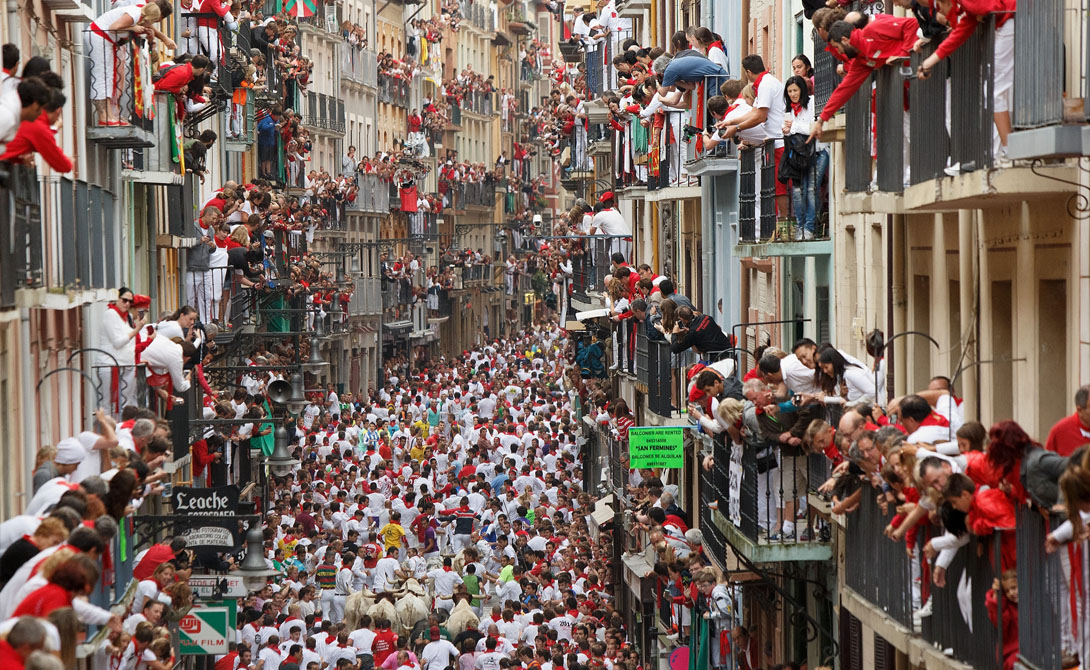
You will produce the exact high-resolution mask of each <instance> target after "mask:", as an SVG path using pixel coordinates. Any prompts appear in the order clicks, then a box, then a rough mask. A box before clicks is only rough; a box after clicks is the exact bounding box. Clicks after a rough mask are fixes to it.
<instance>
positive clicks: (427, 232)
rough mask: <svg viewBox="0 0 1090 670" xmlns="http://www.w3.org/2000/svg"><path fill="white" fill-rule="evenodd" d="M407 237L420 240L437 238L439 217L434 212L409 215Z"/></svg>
mask: <svg viewBox="0 0 1090 670" xmlns="http://www.w3.org/2000/svg"><path fill="white" fill-rule="evenodd" d="M409 235H410V236H412V237H419V238H422V239H426V238H435V237H438V236H439V215H438V214H436V213H435V212H413V213H412V214H410V215H409Z"/></svg>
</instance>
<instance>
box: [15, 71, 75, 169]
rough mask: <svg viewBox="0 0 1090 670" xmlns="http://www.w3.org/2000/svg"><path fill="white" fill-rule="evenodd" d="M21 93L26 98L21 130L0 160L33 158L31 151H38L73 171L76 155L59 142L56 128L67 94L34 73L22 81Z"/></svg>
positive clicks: (54, 164)
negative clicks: (54, 129) (66, 151)
mask: <svg viewBox="0 0 1090 670" xmlns="http://www.w3.org/2000/svg"><path fill="white" fill-rule="evenodd" d="M19 96H20V100H22V102H23V108H22V112H21V114H20V117H19V118H20V121H21V123H20V124H19V130H18V131H17V132H16V133H15V136H14V137H13V138H12V140H11V141H10V142H8V143H7V146H6V148H5V150H4V153H3V154H0V161H8V162H19V161H22V160H29V157H30V156H31V154H34V153H38V154H41V156H42V158H43V159H44V160H45V162H46V163H47V164H49V167H51V168H53V169H54V170H56V171H57V172H71V171H72V159H70V158H68V156H66V155H65V154H64V151H62V150H61V148H60V147H59V146H57V139H56V136H55V135H54V133H53V128H52V125H53V123H55V122H56V121H57V120H58V119H60V115H61V110H62V109H63V107H64V102H65V96H64V94H63V93H61V92H60V91H59V90H56V89H53V88H50V87H49V86H47V85H46V84H45V82H43V81H42V80H41V79H39V78H38V77H30V78H28V79H24V80H23V81H21V82H19Z"/></svg>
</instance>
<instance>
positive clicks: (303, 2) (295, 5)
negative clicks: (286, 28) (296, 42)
mask: <svg viewBox="0 0 1090 670" xmlns="http://www.w3.org/2000/svg"><path fill="white" fill-rule="evenodd" d="M284 9H286V10H287V12H288V14H290V15H291V16H294V17H295V18H297V19H304V18H306V17H308V16H314V15H315V14H316V13H317V12H316V7H315V4H314V0H286V2H285V3H284Z"/></svg>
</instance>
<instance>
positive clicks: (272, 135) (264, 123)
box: [257, 116, 276, 147]
mask: <svg viewBox="0 0 1090 670" xmlns="http://www.w3.org/2000/svg"><path fill="white" fill-rule="evenodd" d="M257 143H258V144H260V145H261V146H264V147H269V146H276V120H274V119H273V117H272V116H266V117H265V118H263V119H261V121H259V122H258V124H257Z"/></svg>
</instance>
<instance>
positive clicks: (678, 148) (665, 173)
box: [572, 111, 775, 196]
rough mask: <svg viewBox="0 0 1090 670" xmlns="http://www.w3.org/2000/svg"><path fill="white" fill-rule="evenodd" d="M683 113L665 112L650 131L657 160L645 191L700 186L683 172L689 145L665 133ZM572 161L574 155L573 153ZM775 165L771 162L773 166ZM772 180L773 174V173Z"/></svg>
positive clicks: (694, 178)
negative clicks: (661, 122)
mask: <svg viewBox="0 0 1090 670" xmlns="http://www.w3.org/2000/svg"><path fill="white" fill-rule="evenodd" d="M684 114H685V113H684V112H681V111H677V112H674V111H667V112H666V123H665V125H664V128H662V129H658V130H656V129H652V131H651V139H650V147H649V148H650V149H651V151H652V153H653V154H654V149H655V148H656V147H657V148H658V153H657V156H658V160H657V161H655V160H654V157H652V160H651V162H650V163H649V166H648V175H647V190H648V191H658V190H661V189H664V188H669V187H674V186H696V185H699V184H700V178H699V177H694V176H691V175H688V174H687V173H686V171H685V162H686V161H687V160H688V159H689V153H690V149H689V145H688V144H687V143H686V142H684V141H683V139H682V138H680V137H675V136H673V133H670V132H667V129H669V128H670V127H671V124H672V123H677V122H680V121H681V120H683V115H684ZM572 156H573V160H574V153H573V155H572ZM774 165H775V163H774V162H773V166H774ZM773 178H775V173H774V172H773ZM771 186H772V189H773V196H775V185H774V184H771Z"/></svg>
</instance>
